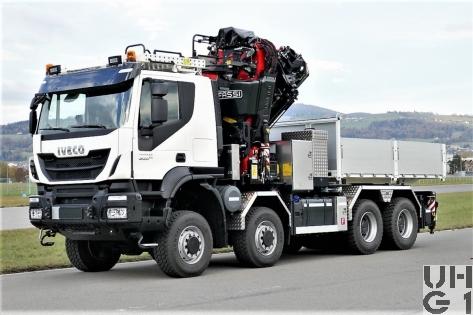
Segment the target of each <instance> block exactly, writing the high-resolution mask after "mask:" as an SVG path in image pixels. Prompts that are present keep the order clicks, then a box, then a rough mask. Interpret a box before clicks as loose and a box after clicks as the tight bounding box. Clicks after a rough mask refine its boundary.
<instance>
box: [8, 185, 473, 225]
mask: <svg viewBox="0 0 473 315" xmlns="http://www.w3.org/2000/svg"><path fill="white" fill-rule="evenodd" d="M415 189H416V190H433V191H436V192H437V193H449V192H465V191H471V192H473V185H469V184H466V185H444V186H443V185H439V186H419V187H416V188H415ZM31 227H33V226H32V225H31V224H30V220H29V217H28V207H13V208H0V230H12V229H25V228H31Z"/></svg>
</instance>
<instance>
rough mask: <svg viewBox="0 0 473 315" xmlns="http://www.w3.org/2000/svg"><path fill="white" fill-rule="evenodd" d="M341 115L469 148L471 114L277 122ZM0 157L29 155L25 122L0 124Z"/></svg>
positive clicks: (309, 113)
mask: <svg viewBox="0 0 473 315" xmlns="http://www.w3.org/2000/svg"><path fill="white" fill-rule="evenodd" d="M337 114H338V115H341V116H342V117H343V122H342V136H343V137H349V138H374V139H391V138H395V139H398V140H416V141H430V142H440V143H447V144H449V145H452V146H458V147H463V148H466V149H471V148H473V116H469V115H437V114H434V113H423V112H387V113H382V114H370V113H361V112H359V113H350V114H343V113H339V112H336V111H333V110H330V109H327V108H324V107H319V106H314V105H308V104H294V105H293V106H291V107H290V108H289V109H288V110H287V112H286V113H285V114H284V116H283V117H281V121H288V120H301V119H317V118H327V117H334V116H336V115H337ZM0 143H1V146H2V150H1V151H0V160H3V161H12V162H13V161H25V160H26V159H27V158H28V157H29V156H30V155H31V136H30V135H29V134H28V122H27V121H19V122H15V123H11V124H7V125H3V126H0Z"/></svg>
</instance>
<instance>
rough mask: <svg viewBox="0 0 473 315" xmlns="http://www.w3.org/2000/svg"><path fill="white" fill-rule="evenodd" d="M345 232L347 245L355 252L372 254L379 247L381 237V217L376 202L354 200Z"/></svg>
mask: <svg viewBox="0 0 473 315" xmlns="http://www.w3.org/2000/svg"><path fill="white" fill-rule="evenodd" d="M347 233H348V246H349V248H350V249H351V250H352V251H353V252H355V253H357V254H364V255H367V254H372V253H374V252H375V251H376V250H377V249H378V248H379V245H380V244H381V240H382V237H383V219H382V217H381V212H380V211H379V208H378V206H377V205H376V203H374V202H373V201H371V200H368V199H361V200H358V201H357V202H356V204H355V206H354V207H353V219H352V221H351V222H349V223H348V232H347Z"/></svg>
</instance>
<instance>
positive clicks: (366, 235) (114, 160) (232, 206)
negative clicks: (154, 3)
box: [29, 27, 445, 277]
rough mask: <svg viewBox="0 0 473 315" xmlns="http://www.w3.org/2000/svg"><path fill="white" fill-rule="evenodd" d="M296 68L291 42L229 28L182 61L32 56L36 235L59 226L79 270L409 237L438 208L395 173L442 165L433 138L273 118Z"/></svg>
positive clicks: (283, 105)
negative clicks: (360, 133)
mask: <svg viewBox="0 0 473 315" xmlns="http://www.w3.org/2000/svg"><path fill="white" fill-rule="evenodd" d="M204 48H206V49H207V50H206V52H205V53H203V54H201V51H202V50H203V49H204ZM308 75H309V72H308V67H307V64H306V62H305V61H304V59H303V58H302V56H301V55H300V54H298V53H296V52H295V51H294V50H293V49H291V48H290V47H288V46H283V47H281V48H276V47H275V46H274V45H273V44H272V43H271V42H270V41H268V40H265V39H263V38H260V37H257V36H255V35H254V33H253V32H250V31H245V30H241V29H236V28H231V27H230V28H223V29H220V30H219V32H218V34H217V35H216V36H207V35H200V34H197V35H195V36H194V37H193V40H192V57H184V56H183V55H182V54H181V53H179V52H172V51H163V50H153V51H150V50H149V49H147V48H146V47H145V46H144V45H142V44H138V45H131V46H128V47H126V49H125V52H124V55H115V56H111V57H109V58H108V63H107V64H106V65H105V66H99V67H92V68H86V69H78V70H66V69H65V68H64V67H61V66H60V65H52V64H50V65H47V66H46V77H45V78H44V81H43V82H42V84H41V87H40V89H39V92H38V93H37V94H36V95H35V96H34V98H33V100H32V102H31V106H30V107H31V113H30V132H31V133H32V135H33V157H32V159H31V160H30V163H29V168H30V177H31V180H32V181H34V182H35V183H37V187H38V194H37V195H35V196H31V197H30V199H29V201H30V206H29V216H30V220H31V223H32V224H33V225H34V226H35V227H37V228H38V229H40V242H41V244H42V245H45V246H50V245H52V244H53V242H52V241H51V239H50V237H54V236H55V235H56V233H60V234H62V235H64V236H65V238H66V252H67V256H68V257H69V260H70V261H71V263H72V265H74V266H75V267H76V268H77V269H79V270H82V271H105V270H109V269H111V268H112V267H113V266H114V265H115V264H116V263H117V261H118V260H119V258H120V255H122V254H126V255H139V254H141V253H143V252H149V253H150V255H151V256H152V257H153V258H154V259H155V260H156V262H157V263H158V265H159V267H160V268H161V269H162V271H163V272H164V273H166V274H168V275H170V276H174V277H188V276H196V275H199V274H201V273H202V272H203V271H204V270H205V269H206V268H207V266H208V264H209V261H210V258H211V255H212V250H213V249H214V248H221V247H226V246H232V247H233V251H234V253H235V255H236V257H237V258H238V260H239V261H240V262H241V263H243V264H245V265H247V266H253V267H267V266H271V265H273V264H275V263H276V262H277V261H278V260H279V258H280V256H281V254H282V253H283V252H292V253H295V252H297V251H298V250H299V249H300V248H301V247H302V246H305V247H308V248H313V247H316V246H318V245H320V244H322V245H329V246H330V245H331V244H332V243H334V242H335V240H337V242H338V241H340V242H342V243H343V244H345V245H346V248H347V249H348V250H351V251H352V252H354V253H359V254H372V253H374V252H375V251H376V250H377V249H378V247H379V246H380V244H381V243H385V244H386V246H389V247H390V248H392V249H397V250H404V249H409V248H410V247H411V246H413V244H414V242H415V240H416V236H417V232H418V231H419V230H420V229H422V228H424V227H429V228H430V229H431V231H433V229H434V227H435V218H436V211H437V202H436V201H435V193H434V192H431V191H414V190H413V189H412V188H411V187H410V186H409V183H410V182H412V181H413V180H416V179H418V178H442V177H444V176H445V146H444V145H441V144H429V143H413V142H404V141H395V140H369V139H345V138H342V137H340V124H341V123H343V121H342V120H341V119H340V118H339V117H335V118H331V119H321V120H306V121H289V122H287V121H286V122H278V119H279V118H280V117H281V115H282V114H283V113H284V112H285V111H286V110H287V108H288V107H289V106H291V104H293V102H294V100H295V99H296V98H297V95H298V90H297V89H298V87H299V86H300V85H301V84H302V83H303V82H304V80H305V79H306V78H307V77H308Z"/></svg>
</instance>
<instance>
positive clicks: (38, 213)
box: [30, 209, 43, 220]
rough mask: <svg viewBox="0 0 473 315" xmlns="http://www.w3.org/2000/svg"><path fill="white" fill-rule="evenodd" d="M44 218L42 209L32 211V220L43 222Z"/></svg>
mask: <svg viewBox="0 0 473 315" xmlns="http://www.w3.org/2000/svg"><path fill="white" fill-rule="evenodd" d="M42 218H43V211H42V209H30V219H31V220H41V219H42Z"/></svg>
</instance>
